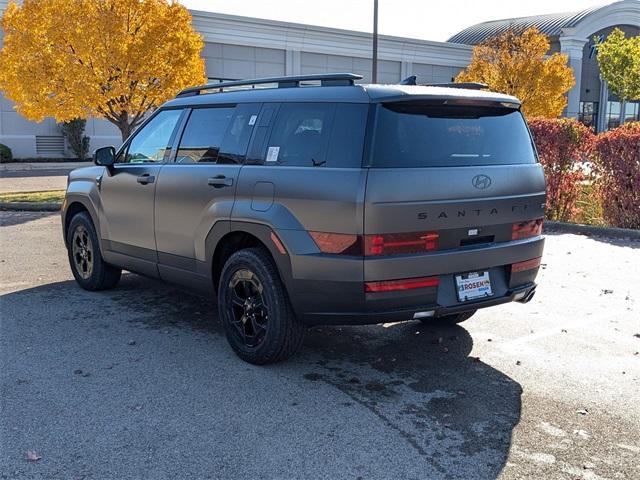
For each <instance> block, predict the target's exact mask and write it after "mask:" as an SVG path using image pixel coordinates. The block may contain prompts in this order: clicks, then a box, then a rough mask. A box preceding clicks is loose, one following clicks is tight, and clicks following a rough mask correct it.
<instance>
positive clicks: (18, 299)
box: [0, 274, 522, 478]
mask: <svg viewBox="0 0 640 480" xmlns="http://www.w3.org/2000/svg"><path fill="white" fill-rule="evenodd" d="M0 302H1V303H2V305H3V310H4V312H5V314H11V315H15V316H16V318H31V317H30V315H29V312H28V309H29V308H30V307H29V305H30V304H32V303H33V302H38V303H41V304H45V305H48V306H50V308H49V312H50V313H49V315H50V316H51V318H49V319H47V321H51V322H54V323H53V325H54V327H53V328H55V329H56V330H57V331H61V332H65V331H75V332H79V334H80V335H81V336H85V335H86V336H89V335H95V336H103V335H108V334H109V332H111V335H116V332H120V333H118V335H120V336H123V335H124V336H125V338H135V337H136V333H135V332H136V331H139V329H140V328H143V329H145V330H146V335H148V336H151V338H152V339H156V340H157V341H158V342H159V343H161V342H166V341H168V340H166V338H168V337H170V336H173V337H175V338H176V342H177V344H176V346H172V347H171V348H172V349H173V351H177V354H178V355H182V356H184V358H185V359H186V362H187V363H188V362H190V361H193V363H194V369H195V368H198V367H197V365H195V364H197V362H198V360H199V359H200V358H201V357H205V358H206V356H207V355H211V352H212V351H213V352H215V355H216V356H218V357H220V358H223V359H224V363H225V364H226V365H227V368H231V369H232V370H233V372H229V375H239V374H241V372H242V371H245V370H247V365H245V364H243V363H242V362H241V361H240V360H239V359H235V358H234V357H233V354H232V353H231V351H230V349H229V348H228V346H227V345H226V342H225V340H224V337H223V335H224V334H223V331H222V327H221V325H220V323H219V321H218V319H217V318H216V315H215V314H214V313H213V312H214V311H215V305H214V303H213V302H212V301H211V300H208V299H206V298H201V297H198V296H194V295H192V294H190V293H188V292H186V291H184V290H182V289H180V288H177V287H173V286H169V285H166V284H163V283H160V282H157V281H154V280H149V279H146V278H143V277H139V276H137V275H132V274H127V275H124V276H123V279H122V281H121V283H120V284H119V285H118V287H117V288H115V289H113V290H110V291H107V292H95V293H92V292H84V291H82V290H80V289H79V288H78V287H77V286H76V285H75V283H74V282H71V281H66V282H60V283H54V284H49V285H42V286H38V287H35V288H32V289H28V290H22V291H17V292H13V293H9V294H6V295H4V296H3V297H0ZM65 312H69V313H65ZM472 321H473V319H471V320H469V322H472ZM29 322H32V320H29ZM33 322H35V320H33ZM106 323H109V325H113V326H109V328H110V330H107V326H106ZM114 324H115V325H114ZM79 325H83V326H86V328H84V329H80V330H78V326H79ZM31 327H32V328H31ZM89 327H90V328H89ZM14 328H17V329H22V328H25V329H28V330H29V331H28V333H27V334H22V335H17V334H14V335H13V338H14V340H17V341H21V340H20V339H22V338H29V339H31V340H33V338H34V336H38V335H44V332H43V333H42V334H40V333H39V331H40V330H39V329H38V328H36V326H35V325H31V326H28V325H27V326H24V327H23V326H21V325H17V322H16V325H15V327H14ZM96 329H101V330H100V331H98V332H97V333H95V334H94V333H92V332H93V330H96ZM102 329H103V330H102ZM116 329H117V330H116ZM163 333H169V335H165V336H162V334H163ZM75 335H78V333H75ZM194 335H195V336H197V338H198V341H191V337H194ZM203 336H204V338H202V337H203ZM50 338H55V335H51V337H50ZM156 340H153V341H156ZM46 341H47V342H49V341H53V340H49V338H48V339H47V340H46ZM91 341H96V342H98V344H99V342H100V339H92V340H91ZM147 343H149V342H147ZM118 345H124V342H122V341H121V340H118ZM472 347H473V339H472V338H471V336H470V335H469V332H468V331H467V330H466V329H465V328H464V327H463V326H460V325H453V326H441V325H437V324H433V325H423V324H422V323H420V322H413V321H411V322H402V323H394V324H385V325H371V326H357V327H314V328H311V329H309V330H308V334H307V336H306V339H305V342H304V347H303V349H302V351H301V352H300V353H299V354H298V356H297V357H295V358H293V359H291V360H290V361H288V362H285V363H281V364H276V365H271V366H268V367H251V368H250V370H251V371H255V372H256V374H257V375H260V377H261V378H266V379H267V380H268V379H271V378H272V379H273V382H278V383H279V385H278V387H277V388H282V389H284V388H290V389H291V396H292V397H295V396H296V395H299V394H300V392H301V391H308V390H309V389H319V390H321V391H322V392H325V394H327V393H326V392H329V393H328V394H327V395H329V398H330V401H331V402H333V403H334V405H332V409H333V413H332V417H331V421H337V422H338V423H347V422H348V423H350V427H349V428H350V429H351V430H349V429H345V430H344V431H342V432H340V433H339V434H335V435H339V436H342V437H344V436H347V437H349V438H347V439H344V438H342V439H341V440H342V441H346V442H347V443H349V442H350V444H351V447H350V451H349V452H337V453H334V454H333V455H334V457H335V458H332V460H331V461H332V462H334V463H335V462H338V464H339V462H345V465H346V463H348V464H349V467H348V468H351V469H355V468H360V467H358V465H359V464H360V463H362V464H364V463H365V462H367V460H365V457H366V456H367V455H369V454H370V453H371V448H373V447H372V446H373V445H374V444H376V443H375V441H376V440H377V439H374V438H371V439H370V442H371V443H369V440H367V441H366V442H363V441H362V438H363V437H367V435H368V429H374V428H376V429H382V431H384V432H385V435H388V436H390V437H391V438H393V439H394V440H393V445H389V448H391V447H393V448H394V449H400V451H401V452H403V453H402V458H399V461H400V460H401V462H400V463H402V464H403V467H402V468H404V469H405V470H403V473H402V474H399V475H400V476H399V477H397V478H401V477H403V476H404V477H410V476H412V475H410V474H409V473H408V472H412V471H413V472H420V473H419V474H418V473H417V474H416V478H496V477H497V476H498V475H499V474H500V473H501V471H502V470H503V468H504V466H505V464H506V461H507V457H508V453H509V448H510V444H511V435H512V430H513V428H514V427H515V426H516V425H517V423H518V421H519V419H520V409H521V394H522V389H521V387H520V385H519V384H518V383H517V382H516V381H514V380H513V379H511V378H510V377H508V376H507V375H505V374H504V373H502V372H500V371H499V370H496V369H495V368H493V367H491V366H490V365H488V364H486V363H484V362H483V361H482V359H480V358H477V357H473V356H470V352H471V351H472ZM23 348H26V347H24V346H18V347H17V348H16V350H21V349H23ZM110 348H111V349H112V351H113V349H114V348H116V347H110ZM117 348H130V347H126V346H124V347H119V346H118V347H117ZM153 348H155V347H150V349H149V350H148V351H146V353H144V354H141V356H140V359H141V362H143V363H144V364H145V365H146V366H147V368H149V371H148V373H147V374H146V375H151V376H153V375H154V372H155V374H156V375H158V377H159V378H158V379H157V381H158V382H161V381H167V377H165V376H164V375H163V374H160V373H158V371H159V369H160V367H159V366H158V365H162V364H163V362H166V360H167V358H166V355H167V353H166V351H162V353H158V352H159V351H161V347H157V348H156V349H155V350H154V349H153ZM55 352H56V351H55V350H54V353H53V354H51V355H53V357H52V356H51V355H49V356H47V360H46V361H47V362H49V363H51V362H53V363H55V362H56V359H55V356H56V353H55ZM102 353H103V352H100V351H96V352H95V355H97V356H100V355H101V354H102ZM189 358H191V360H189ZM43 361H45V360H43ZM116 365H117V364H116ZM214 365H215V364H214ZM214 365H212V367H213V366H214ZM15 368H18V367H15ZM31 368H34V367H33V365H31ZM156 369H157V370H156ZM253 369H256V370H253ZM202 370H204V371H206V368H203V369H202ZM114 371H115V370H114ZM198 371H200V369H198ZM7 375H9V376H10V375H13V374H12V373H10V372H9V373H7ZM15 375H18V373H15ZM20 375H23V376H24V373H22V374H20ZM203 378H206V377H203ZM14 381H16V382H18V381H19V380H18V379H15V380H14ZM94 381H97V380H94ZM184 381H185V380H184V379H181V382H184ZM203 381H204V382H206V380H203ZM286 385H289V386H288V387H287V386H286ZM291 385H294V386H291ZM99 388H105V387H99ZM183 388H184V387H183V385H182V383H180V384H179V385H171V384H168V385H162V390H163V391H165V392H168V393H171V392H179V391H181V390H182V389H183ZM249 388H250V387H249ZM58 393H59V392H58V390H55V389H54V390H50V391H48V392H47V395H50V396H51V395H53V396H55V395H58ZM237 401H239V402H242V401H244V400H243V398H240V397H239V398H238V399H237ZM264 401H265V402H269V399H265V400H264ZM248 405H249V406H248V407H246V408H251V405H252V404H248ZM295 405H296V404H295V403H291V405H288V406H279V408H280V410H282V411H283V412H284V413H283V414H285V415H289V414H290V413H287V411H286V409H287V408H288V409H293V408H294V407H295ZM262 407H264V406H263V405H261V407H260V408H262ZM87 408H91V406H90V405H89V406H88V407H87ZM256 408H257V407H256ZM354 412H356V413H355V415H356V417H357V418H358V419H359V420H358V421H357V422H355V423H354V421H353V420H352V419H353V417H354ZM255 413H256V417H258V416H259V415H260V414H261V412H255ZM310 414H312V413H310ZM88 415H90V414H88ZM18 427H20V426H19V425H18ZM156 428H157V427H156ZM178 428H179V427H178ZM184 428H185V431H184V432H180V434H181V435H185V436H186V437H188V436H190V435H191V434H192V433H193V432H189V431H187V430H186V429H187V428H188V423H185V427H184ZM353 429H356V431H352V430H353ZM358 429H360V431H358ZM350 432H351V433H350ZM276 434H278V435H291V436H292V437H291V438H289V439H287V438H284V439H279V440H278V441H279V442H284V444H290V445H292V446H291V448H293V449H296V450H300V451H301V452H304V451H305V449H312V448H316V447H315V446H314V445H305V443H304V442H305V440H304V439H302V440H301V438H299V436H298V435H297V434H296V435H293V434H292V433H291V431H290V430H286V431H285V432H280V433H278V432H275V433H274V435H276ZM238 435H242V434H241V433H238ZM245 435H246V433H245ZM332 435H333V434H332ZM87 440H89V441H90V440H91V439H87ZM218 441H221V440H220V439H219V440H218ZM314 441H317V440H314ZM326 441H327V442H337V441H338V440H336V439H330V438H328V439H326ZM301 442H302V443H301ZM185 448H186V447H185ZM273 455H277V454H276V453H274V454H273ZM341 455H342V456H344V458H341ZM383 455H388V452H385V453H384V454H383V452H380V456H381V457H380V458H386V457H383ZM238 456H239V457H240V456H242V452H238ZM278 460H279V459H278V458H275V459H274V460H273V462H272V463H274V465H279V466H280V467H282V465H285V464H286V463H287V461H288V460H287V459H285V458H282V459H281V462H282V463H281V464H279V463H278ZM229 461H232V460H229ZM368 462H369V463H371V460H368ZM369 466H370V468H374V467H375V465H369ZM345 468H347V467H346V466H345ZM362 469H363V471H362V473H363V476H364V477H365V478H369V477H370V476H371V475H368V474H367V470H366V469H367V467H366V466H362ZM376 471H377V470H376ZM280 472H281V471H280ZM345 472H346V470H345ZM263 473H264V474H265V478H269V477H271V476H273V475H277V473H276V471H273V472H263ZM298 473H302V472H298ZM356 473H357V472H356ZM370 473H371V472H369V474H370ZM271 474H273V475H271ZM314 476H316V475H315V474H313V473H309V474H308V475H307V477H309V478H310V477H314ZM345 476H347V475H345ZM373 476H374V477H376V476H377V475H375V474H374V475H373ZM379 477H386V474H384V475H383V474H380V475H379Z"/></svg>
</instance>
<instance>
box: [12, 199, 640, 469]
mask: <svg viewBox="0 0 640 480" xmlns="http://www.w3.org/2000/svg"><path fill="white" fill-rule="evenodd" d="M0 221H1V226H0V295H1V296H0V315H1V317H0V389H1V392H0V393H1V396H0V398H1V412H0V478H2V479H12V480H18V479H85V480H88V479H123V478H127V479H138V478H140V479H141V478H149V479H151V478H152V479H174V478H184V479H187V478H189V479H191V478H193V479H201V478H202V479H205V478H207V479H209V478H211V479H214V478H216V479H217V478H225V479H231V478H252V479H258V478H265V479H272V478H309V479H316V478H326V479H342V478H346V479H358V478H360V479H431V478H456V479H457V478H464V479H471V478H473V479H476V478H478V479H493V478H502V479H521V478H554V479H585V480H597V479H602V478H606V479H633V478H640V462H638V458H639V457H640V436H639V435H638V432H640V354H639V353H638V352H639V351H640V280H638V278H639V277H638V267H639V266H640V242H631V241H623V240H610V239H602V238H588V237H583V236H577V235H568V234H549V235H548V236H547V244H546V251H545V256H544V257H543V269H542V270H541V272H540V275H539V277H538V281H539V283H540V287H539V289H538V293H537V295H536V297H535V298H534V300H533V301H532V302H531V303H529V304H527V305H521V304H508V305H503V306H499V307H494V308H490V309H487V310H484V311H480V312H479V313H478V314H477V315H475V316H474V317H473V318H471V319H470V320H469V321H467V322H465V323H463V324H461V325H459V326H453V327H441V326H435V325H434V326H427V325H423V324H421V323H419V322H414V321H408V322H402V323H395V324H385V325H374V326H366V327H343V328H338V327H331V328H325V327H320V328H313V329H311V330H309V331H308V335H307V337H306V339H305V343H304V347H303V349H302V351H301V352H300V354H299V355H298V356H297V357H295V358H294V359H293V360H291V361H289V362H286V363H281V364H276V365H273V366H269V367H256V366H252V365H249V364H246V363H243V362H242V361H240V360H239V359H238V358H237V357H236V356H235V355H234V354H233V352H232V351H231V349H230V348H229V347H228V345H227V342H226V340H225V338H224V333H223V331H222V328H221V325H220V323H219V322H218V320H217V318H216V314H215V305H214V303H213V302H212V301H210V300H208V299H204V298H200V297H196V296H193V295H191V294H190V293H189V292H187V291H185V290H182V289H179V288H177V287H174V286H170V285H166V284H163V283H160V282H157V281H154V280H150V279H146V278H143V277H140V276H137V275H133V274H124V275H123V278H122V281H121V282H120V284H119V285H118V286H117V287H116V288H115V289H114V290H111V291H106V292H99V293H91V292H86V291H83V290H81V289H80V288H79V287H78V286H77V285H76V284H75V282H74V281H73V278H72V276H71V273H70V270H69V267H68V265H67V258H66V252H65V250H64V246H63V242H62V235H61V228H60V219H59V216H58V215H57V214H45V213H18V212H0ZM29 451H30V452H31V457H32V458H31V460H29V459H28V453H27V452H29ZM38 457H41V458H40V459H37V458H38Z"/></svg>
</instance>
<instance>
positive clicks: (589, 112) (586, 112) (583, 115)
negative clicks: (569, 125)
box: [578, 102, 598, 129]
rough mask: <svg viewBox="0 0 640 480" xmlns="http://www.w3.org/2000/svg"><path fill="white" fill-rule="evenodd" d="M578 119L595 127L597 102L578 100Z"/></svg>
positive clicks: (588, 125) (596, 123) (596, 122)
mask: <svg viewBox="0 0 640 480" xmlns="http://www.w3.org/2000/svg"><path fill="white" fill-rule="evenodd" d="M578 120H579V121H580V122H582V123H584V124H585V125H586V126H587V127H591V128H594V129H595V128H596V125H598V102H580V111H579V112H578Z"/></svg>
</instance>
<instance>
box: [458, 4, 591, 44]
mask: <svg viewBox="0 0 640 480" xmlns="http://www.w3.org/2000/svg"><path fill="white" fill-rule="evenodd" d="M600 8H602V6H599V7H594V8H589V9H587V10H582V11H580V12H569V13H551V14H547V15H534V16H531V17H520V18H506V19H503V20H492V21H490V22H484V23H478V24H477V25H473V26H471V27H468V28H465V29H464V30H462V31H460V32H458V33H456V34H455V35H454V36H453V37H451V38H450V39H449V40H447V41H448V42H452V43H463V44H465V45H477V44H478V43H481V42H482V41H484V40H485V39H487V38H489V37H493V36H495V35H500V34H501V33H504V32H505V31H507V30H508V29H509V28H514V29H516V30H520V29H526V28H529V27H537V28H538V30H540V31H541V32H542V33H544V34H545V35H548V36H550V37H554V36H558V35H560V33H562V29H563V28H570V27H575V26H576V25H577V24H578V23H579V22H580V21H581V20H582V19H583V18H584V17H586V16H587V15H589V14H590V13H593V12H595V11H596V10H599V9H600Z"/></svg>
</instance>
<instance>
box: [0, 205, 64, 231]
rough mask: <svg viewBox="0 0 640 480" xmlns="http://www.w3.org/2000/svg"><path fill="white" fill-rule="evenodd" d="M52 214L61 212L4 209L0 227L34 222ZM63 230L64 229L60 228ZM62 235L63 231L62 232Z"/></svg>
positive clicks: (0, 216) (0, 217) (0, 218)
mask: <svg viewBox="0 0 640 480" xmlns="http://www.w3.org/2000/svg"><path fill="white" fill-rule="evenodd" d="M52 215H60V212H23V211H2V215H0V227H11V226H13V225H22V224H24V223H28V222H33V221H34V220H39V219H41V218H45V217H51V216H52ZM60 232H62V229H61V230H60ZM60 236H62V233H60Z"/></svg>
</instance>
